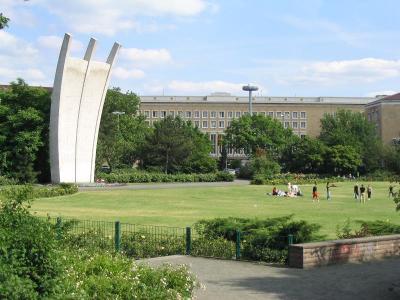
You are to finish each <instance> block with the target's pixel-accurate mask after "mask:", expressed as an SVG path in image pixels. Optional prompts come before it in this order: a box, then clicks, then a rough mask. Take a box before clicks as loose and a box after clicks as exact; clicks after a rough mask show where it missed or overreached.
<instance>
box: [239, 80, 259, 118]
mask: <svg viewBox="0 0 400 300" xmlns="http://www.w3.org/2000/svg"><path fill="white" fill-rule="evenodd" d="M242 90H243V91H247V92H249V113H250V116H252V115H253V105H252V102H251V93H252V92H253V91H258V87H256V86H255V85H250V84H248V85H244V86H243V87H242Z"/></svg>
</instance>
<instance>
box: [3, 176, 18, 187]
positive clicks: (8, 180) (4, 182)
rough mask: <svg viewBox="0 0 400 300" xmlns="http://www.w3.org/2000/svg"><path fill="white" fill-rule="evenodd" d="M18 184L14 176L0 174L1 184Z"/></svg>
mask: <svg viewBox="0 0 400 300" xmlns="http://www.w3.org/2000/svg"><path fill="white" fill-rule="evenodd" d="M15 184H17V181H16V180H15V179H12V178H8V177H4V176H0V186H2V185H15Z"/></svg>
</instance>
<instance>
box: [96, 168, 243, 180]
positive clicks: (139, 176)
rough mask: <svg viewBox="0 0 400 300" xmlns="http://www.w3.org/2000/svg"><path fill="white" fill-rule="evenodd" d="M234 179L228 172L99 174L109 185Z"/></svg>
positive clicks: (116, 172) (121, 171) (121, 172)
mask: <svg viewBox="0 0 400 300" xmlns="http://www.w3.org/2000/svg"><path fill="white" fill-rule="evenodd" d="M234 177H235V176H234V175H232V174H229V173H227V172H216V173H204V174H165V173H149V172H143V171H136V170H133V169H130V170H127V169H124V170H119V171H115V172H112V173H110V174H106V173H99V174H98V178H99V179H103V180H105V181H106V182H107V183H148V182H216V181H233V180H234Z"/></svg>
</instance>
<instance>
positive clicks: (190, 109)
mask: <svg viewBox="0 0 400 300" xmlns="http://www.w3.org/2000/svg"><path fill="white" fill-rule="evenodd" d="M140 99H141V104H140V113H141V114H143V115H144V116H146V118H147V122H148V123H149V124H152V122H155V121H157V120H160V119H162V118H165V117H166V116H167V115H172V116H177V115H179V116H181V117H182V118H184V119H186V120H191V121H192V122H193V124H194V125H195V126H197V127H198V128H199V129H201V130H202V131H203V132H206V133H208V134H209V136H210V140H211V143H212V146H213V150H212V154H213V155H218V154H219V152H220V151H219V149H218V141H219V140H220V139H221V137H222V136H223V132H224V130H225V129H226V128H227V127H228V126H229V125H230V123H231V122H232V120H233V119H235V118H239V117H240V116H242V115H243V114H247V113H248V111H249V110H248V101H249V99H248V97H236V96H232V95H230V94H227V93H214V94H211V95H210V96H141V97H140ZM377 99H379V97H376V98H372V97H258V96H256V97H253V98H252V103H253V114H260V115H266V116H271V117H273V118H276V119H278V120H279V121H281V122H282V124H283V126H284V127H285V128H292V130H293V132H294V133H295V134H297V135H299V136H305V135H309V136H313V137H316V136H318V135H319V133H320V129H321V128H320V120H321V118H322V117H323V116H324V114H326V113H335V112H336V111H337V110H338V109H348V110H352V111H358V112H364V110H365V107H366V105H367V104H368V103H371V102H374V101H375V100H377ZM397 120H398V121H399V120H400V117H398V118H397ZM231 155H233V153H231Z"/></svg>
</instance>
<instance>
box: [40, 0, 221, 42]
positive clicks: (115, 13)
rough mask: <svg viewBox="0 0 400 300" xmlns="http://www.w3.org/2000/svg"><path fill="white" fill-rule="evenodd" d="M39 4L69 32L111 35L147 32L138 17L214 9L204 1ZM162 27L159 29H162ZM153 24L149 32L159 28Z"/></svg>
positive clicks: (100, 0)
mask: <svg viewBox="0 0 400 300" xmlns="http://www.w3.org/2000/svg"><path fill="white" fill-rule="evenodd" d="M41 2H42V5H45V7H46V8H47V9H48V10H49V11H50V12H51V13H53V14H55V15H57V16H58V17H60V18H61V19H62V20H63V21H64V22H65V23H66V24H67V25H68V26H69V27H70V28H72V30H74V31H76V32H81V33H100V34H104V35H109V36H112V35H114V34H116V33H117V32H119V31H121V30H138V31H143V30H144V31H146V30H147V28H148V27H147V26H146V25H143V24H141V23H139V22H138V21H137V20H136V19H137V16H164V15H170V16H178V17H188V16H195V15H198V14H200V13H201V12H203V11H205V10H206V9H210V10H214V9H215V8H214V6H212V5H209V4H208V3H207V2H206V1H204V0H169V1H160V0H119V1H118V3H117V4H116V3H115V1H113V0H69V1H62V2H61V1H50V0H42V1H41ZM161 27H162V26H161ZM161 27H160V26H159V27H157V26H155V25H154V22H153V25H152V26H151V28H150V30H154V29H155V30H157V29H158V28H161Z"/></svg>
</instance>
